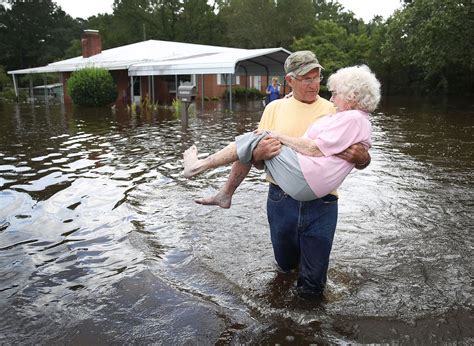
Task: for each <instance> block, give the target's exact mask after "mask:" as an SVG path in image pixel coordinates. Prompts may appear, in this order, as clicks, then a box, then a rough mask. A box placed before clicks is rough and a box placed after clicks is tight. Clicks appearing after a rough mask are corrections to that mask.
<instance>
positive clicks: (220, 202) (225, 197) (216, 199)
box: [194, 191, 232, 209]
mask: <svg viewBox="0 0 474 346" xmlns="http://www.w3.org/2000/svg"><path fill="white" fill-rule="evenodd" d="M194 202H196V203H197V204H202V205H217V206H219V207H221V208H224V209H229V208H230V205H231V203H232V195H229V194H226V193H225V192H223V191H219V192H218V193H217V194H216V195H214V196H210V197H205V198H199V199H195V200H194Z"/></svg>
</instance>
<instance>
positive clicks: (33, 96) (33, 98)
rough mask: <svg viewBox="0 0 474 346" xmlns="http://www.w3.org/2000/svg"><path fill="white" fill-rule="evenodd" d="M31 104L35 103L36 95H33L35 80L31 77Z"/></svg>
mask: <svg viewBox="0 0 474 346" xmlns="http://www.w3.org/2000/svg"><path fill="white" fill-rule="evenodd" d="M30 102H31V103H35V94H34V93H33V79H32V78H31V75H30Z"/></svg>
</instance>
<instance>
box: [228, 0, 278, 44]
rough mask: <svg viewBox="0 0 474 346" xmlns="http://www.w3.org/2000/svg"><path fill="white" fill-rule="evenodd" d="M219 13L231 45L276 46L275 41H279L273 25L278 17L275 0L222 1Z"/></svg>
mask: <svg viewBox="0 0 474 346" xmlns="http://www.w3.org/2000/svg"><path fill="white" fill-rule="evenodd" d="M219 15H220V16H221V17H222V19H223V20H224V23H225V25H226V28H227V41H228V42H229V45H230V46H233V47H239V48H266V47H274V46H275V44H274V42H277V41H279V39H278V37H277V36H278V33H277V32H276V30H274V25H273V23H274V21H275V18H276V6H275V2H274V1H273V0H229V1H226V2H223V3H220V5H219ZM249 23H251V25H249ZM280 24H281V23H278V24H277V25H280Z"/></svg>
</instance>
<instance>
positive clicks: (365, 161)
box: [336, 143, 371, 169]
mask: <svg viewBox="0 0 474 346" xmlns="http://www.w3.org/2000/svg"><path fill="white" fill-rule="evenodd" d="M336 156H337V157H339V158H341V159H343V160H346V161H348V162H350V163H355V165H356V166H355V168H357V169H364V168H366V167H367V166H369V165H370V161H371V157H370V154H369V152H368V151H367V149H366V148H365V147H364V146H363V145H362V144H360V143H356V144H353V145H351V146H350V147H349V148H347V149H346V150H344V151H343V152H341V153H339V154H336Z"/></svg>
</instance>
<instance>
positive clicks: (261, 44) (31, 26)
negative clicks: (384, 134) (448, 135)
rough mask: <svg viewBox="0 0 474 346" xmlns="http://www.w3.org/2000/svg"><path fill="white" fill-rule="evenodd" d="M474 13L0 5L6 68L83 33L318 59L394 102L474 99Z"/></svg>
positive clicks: (73, 52) (299, 6)
mask: <svg viewBox="0 0 474 346" xmlns="http://www.w3.org/2000/svg"><path fill="white" fill-rule="evenodd" d="M473 18H474V5H472V4H471V1H470V0H405V1H404V2H403V6H402V7H401V8H400V10H398V11H396V12H395V13H394V14H393V15H392V16H391V17H390V18H388V19H387V20H384V19H383V18H381V17H374V18H373V19H372V20H371V21H370V22H369V23H364V22H363V21H362V20H361V19H358V18H356V17H355V15H354V13H352V12H350V11H347V10H345V9H344V7H343V6H342V5H341V4H339V3H338V2H337V1H335V0H334V1H333V0H215V1H213V2H208V1H207V0H115V1H114V5H113V13H112V14H100V15H97V16H92V17H90V18H87V19H81V18H76V19H73V18H71V17H70V16H69V15H67V14H66V13H64V11H63V10H62V9H61V8H60V7H59V6H57V5H56V4H55V3H54V2H53V1H51V0H43V1H7V3H4V4H0V49H1V51H2V55H1V56H0V66H4V67H5V70H12V69H17V68H28V67H33V66H41V65H44V64H47V63H49V62H52V61H56V60H60V59H64V58H68V57H73V56H77V55H80V35H81V32H82V31H83V30H84V29H96V30H99V31H100V33H101V35H102V43H103V49H108V48H112V47H117V46H121V45H125V44H129V43H134V42H139V41H143V40H148V39H155V40H169V41H178V42H188V43H198V44H209V45H216V46H228V47H239V48H265V47H284V48H286V49H289V50H299V49H309V50H312V51H314V52H315V53H316V55H317V56H318V58H319V60H320V62H321V63H322V65H323V66H324V67H325V68H326V71H325V73H326V74H329V73H332V72H333V71H335V70H337V69H338V68H341V67H344V66H347V65H354V64H367V65H369V66H370V67H371V68H372V70H374V71H375V72H376V74H377V76H378V77H379V78H380V79H381V80H382V85H383V87H384V91H385V92H386V93H409V94H412V93H419V94H428V93H437V94H449V93H463V94H472V93H473V90H474V87H473V79H474V78H473V68H474V61H473V46H474V43H473V40H474V35H473V32H472V28H473V27H474V26H473V20H474V19H473Z"/></svg>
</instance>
